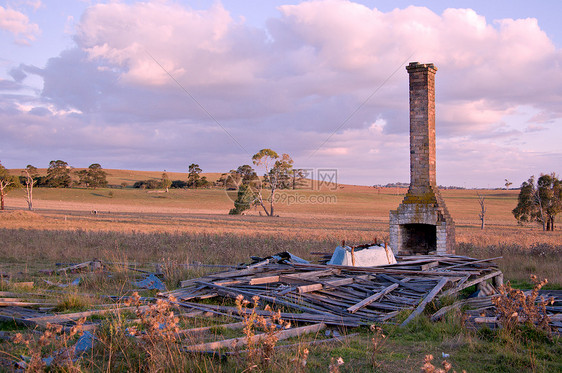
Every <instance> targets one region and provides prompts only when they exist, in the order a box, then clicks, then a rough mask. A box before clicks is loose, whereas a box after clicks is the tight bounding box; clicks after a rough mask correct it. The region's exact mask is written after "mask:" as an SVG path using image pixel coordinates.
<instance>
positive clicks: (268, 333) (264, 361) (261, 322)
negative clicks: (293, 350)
mask: <svg viewBox="0 0 562 373" xmlns="http://www.w3.org/2000/svg"><path fill="white" fill-rule="evenodd" d="M258 303H259V297H258V296H257V295H256V296H254V297H252V302H251V306H250V301H248V300H247V299H244V296H243V295H239V296H238V297H237V298H236V308H237V309H238V313H239V314H240V316H242V318H243V322H244V329H243V332H244V335H245V336H246V340H247V355H246V356H247V370H253V369H256V368H259V369H261V370H265V369H267V367H269V365H270V363H271V360H272V358H273V355H274V352H275V345H276V344H277V341H278V339H279V338H278V337H277V334H278V333H279V331H280V330H282V329H285V328H288V327H290V323H288V322H285V321H283V320H282V319H281V311H277V312H275V311H273V310H272V309H271V308H270V307H269V305H266V306H265V311H269V312H270V316H269V317H264V316H261V315H259V314H258V313H256V309H257V306H258ZM257 329H261V330H263V332H264V334H265V337H264V338H260V339H257V338H254V337H255V335H256V330H257Z"/></svg>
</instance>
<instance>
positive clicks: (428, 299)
mask: <svg viewBox="0 0 562 373" xmlns="http://www.w3.org/2000/svg"><path fill="white" fill-rule="evenodd" d="M447 282H449V279H448V278H446V277H443V278H442V279H441V280H440V281H439V283H438V284H437V285H435V287H434V288H433V290H431V291H430V292H429V294H428V295H427V296H426V297H425V298H424V299H423V300H422V301H421V303H420V304H419V306H418V307H417V308H416V309H415V310H414V312H412V313H411V314H410V316H408V318H407V319H406V320H404V322H403V323H402V324H400V327H404V326H406V325H408V323H409V322H410V321H412V320H413V319H414V318H415V317H416V316H418V315H419V314H421V313H422V312H423V310H424V309H425V306H427V304H428V303H429V302H431V301H432V300H433V298H435V296H437V294H438V293H439V292H440V291H441V289H443V286H445V285H446V284H447Z"/></svg>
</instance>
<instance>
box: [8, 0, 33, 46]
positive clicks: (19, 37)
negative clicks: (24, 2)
mask: <svg viewBox="0 0 562 373" xmlns="http://www.w3.org/2000/svg"><path fill="white" fill-rule="evenodd" d="M0 29H2V30H5V31H8V32H10V33H12V34H13V35H14V37H15V41H16V43H18V44H24V45H29V44H30V42H31V41H34V40H35V38H36V37H37V36H38V35H40V34H41V30H40V29H39V26H38V25H37V24H35V23H30V22H29V18H28V17H27V16H26V15H25V14H23V13H21V12H18V11H17V10H14V9H11V8H9V7H7V8H4V7H2V6H0Z"/></svg>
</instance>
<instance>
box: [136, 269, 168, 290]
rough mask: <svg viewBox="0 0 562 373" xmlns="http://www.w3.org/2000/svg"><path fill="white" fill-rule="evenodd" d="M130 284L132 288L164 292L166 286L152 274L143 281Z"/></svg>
mask: <svg viewBox="0 0 562 373" xmlns="http://www.w3.org/2000/svg"><path fill="white" fill-rule="evenodd" d="M131 283H132V284H133V286H136V287H138V288H141V289H148V290H160V291H166V285H164V283H163V282H162V280H160V279H159V278H158V277H156V276H155V275H154V274H153V273H151V274H150V275H148V276H147V277H146V278H145V279H144V280H141V281H132V282H131Z"/></svg>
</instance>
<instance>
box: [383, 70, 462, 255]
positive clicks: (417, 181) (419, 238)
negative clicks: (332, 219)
mask: <svg viewBox="0 0 562 373" xmlns="http://www.w3.org/2000/svg"><path fill="white" fill-rule="evenodd" d="M406 70H407V71H408V74H409V76H410V188H409V189H408V193H407V194H406V197H404V200H403V201H402V204H400V206H398V209H397V210H395V211H390V246H391V248H392V250H393V251H394V254H395V255H408V254H429V253H437V254H453V253H454V251H455V223H454V222H453V219H452V218H451V215H450V214H449V212H448V210H447V207H446V206H445V201H444V200H443V198H442V197H441V193H439V190H438V189H437V183H436V177H435V73H436V72H437V68H436V67H435V66H434V65H433V64H432V63H430V64H420V63H418V62H411V63H410V64H409V65H408V66H407V67H406Z"/></svg>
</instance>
